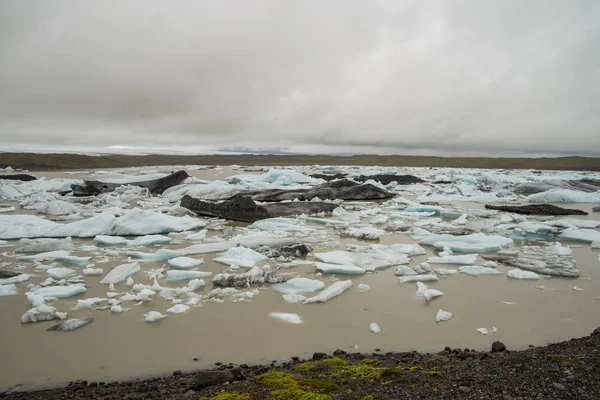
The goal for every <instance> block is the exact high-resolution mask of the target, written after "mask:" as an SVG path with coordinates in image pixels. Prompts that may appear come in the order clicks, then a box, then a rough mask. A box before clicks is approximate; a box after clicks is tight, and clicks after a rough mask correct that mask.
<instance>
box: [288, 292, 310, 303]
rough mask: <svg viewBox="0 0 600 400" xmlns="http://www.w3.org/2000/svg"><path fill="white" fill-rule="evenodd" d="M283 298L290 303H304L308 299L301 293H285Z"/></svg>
mask: <svg viewBox="0 0 600 400" xmlns="http://www.w3.org/2000/svg"><path fill="white" fill-rule="evenodd" d="M283 299H284V300H285V301H287V302H288V303H302V302H303V301H304V300H306V297H304V296H302V295H301V294H284V295H283Z"/></svg>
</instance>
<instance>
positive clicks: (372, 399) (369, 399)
mask: <svg viewBox="0 0 600 400" xmlns="http://www.w3.org/2000/svg"><path fill="white" fill-rule="evenodd" d="M362 400H375V396H373V395H372V394H368V395H366V396H365V397H363V398H362Z"/></svg>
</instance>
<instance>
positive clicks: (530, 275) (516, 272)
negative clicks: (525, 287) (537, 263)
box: [506, 269, 540, 280]
mask: <svg viewBox="0 0 600 400" xmlns="http://www.w3.org/2000/svg"><path fill="white" fill-rule="evenodd" d="M506 276H508V277H509V278H513V279H527V280H538V279H540V276H539V275H538V274H536V273H535V272H531V271H522V270H520V269H512V270H510V271H508V272H507V273H506Z"/></svg>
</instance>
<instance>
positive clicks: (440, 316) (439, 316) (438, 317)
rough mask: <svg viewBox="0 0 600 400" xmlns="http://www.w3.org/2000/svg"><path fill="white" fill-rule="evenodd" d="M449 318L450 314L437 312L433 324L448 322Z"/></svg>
mask: <svg viewBox="0 0 600 400" xmlns="http://www.w3.org/2000/svg"><path fill="white" fill-rule="evenodd" d="M451 318H452V313H451V312H448V311H443V310H438V312H437V315H436V316H435V322H444V321H450V319H451Z"/></svg>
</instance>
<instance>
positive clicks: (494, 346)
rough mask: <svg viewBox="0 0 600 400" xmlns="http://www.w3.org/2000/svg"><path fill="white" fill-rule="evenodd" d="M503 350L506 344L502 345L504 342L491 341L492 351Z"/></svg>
mask: <svg viewBox="0 0 600 400" xmlns="http://www.w3.org/2000/svg"><path fill="white" fill-rule="evenodd" d="M504 350H506V346H505V345H504V343H502V342H499V341H495V342H494V343H492V353H498V352H503V351H504Z"/></svg>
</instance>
